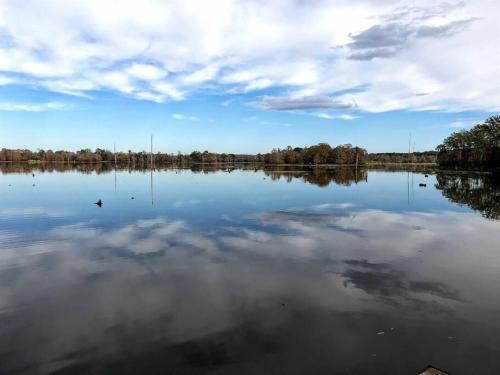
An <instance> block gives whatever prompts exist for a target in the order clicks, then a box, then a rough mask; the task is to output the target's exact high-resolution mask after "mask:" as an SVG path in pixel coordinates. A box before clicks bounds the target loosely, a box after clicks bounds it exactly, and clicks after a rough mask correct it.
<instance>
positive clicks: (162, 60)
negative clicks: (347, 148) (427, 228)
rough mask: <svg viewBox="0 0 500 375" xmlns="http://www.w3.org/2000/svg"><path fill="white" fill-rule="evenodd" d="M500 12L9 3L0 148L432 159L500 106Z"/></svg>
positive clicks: (1, 15)
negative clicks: (309, 151) (362, 152)
mask: <svg viewBox="0 0 500 375" xmlns="http://www.w3.org/2000/svg"><path fill="white" fill-rule="evenodd" d="M496 11H498V6H497V5H496V4H495V2H493V1H488V0H481V1H474V2H464V1H456V2H449V3H443V2H435V1H422V2H419V6H417V7H415V6H413V5H412V3H411V2H409V1H408V2H407V1H398V2H394V1H385V0H378V1H349V2H347V1H335V2H333V1H321V0H319V1H315V2H300V1H277V2H272V4H270V3H269V2H263V1H247V2H239V1H230V0H221V1H214V2H211V3H210V4H207V2H202V1H193V2H192V3H190V4H189V5H187V4H186V3H185V2H182V1H156V0H147V1H142V2H140V4H139V2H134V1H130V2H126V3H124V4H122V5H121V6H120V7H119V8H118V7H117V6H116V4H114V2H112V1H106V0H103V1H79V0H75V1H72V2H71V4H70V5H68V4H67V3H66V2H63V1H44V0H40V1H33V2H28V4H19V2H17V1H10V0H6V1H3V2H2V3H1V4H0V147H8V148H29V149H38V148H44V149H49V148H51V149H70V150H77V149H80V148H86V147H89V148H92V149H93V148H96V147H104V148H109V149H112V148H113V144H114V143H116V145H117V149H118V150H124V151H126V150H129V149H131V150H137V151H138V150H143V149H148V147H149V135H150V134H154V136H155V150H157V151H163V152H174V153H175V152H177V151H181V152H191V151H192V150H212V151H219V152H248V153H254V152H255V153H256V152H267V151H269V150H271V149H272V148H274V147H285V146H287V145H292V146H306V145H311V144H315V143H318V142H328V143H330V144H332V145H336V144H344V143H351V144H355V145H359V146H362V147H365V148H367V149H368V150H369V151H371V152H383V151H389V152H392V151H394V152H398V151H401V152H402V151H406V150H407V148H408V137H409V134H410V133H411V134H412V138H413V140H414V141H415V150H417V151H420V150H430V149H434V148H435V146H436V145H437V144H439V143H440V141H441V140H442V139H443V138H444V137H446V136H447V135H448V134H450V133H451V132H453V131H456V130H458V129H462V128H467V127H470V126H472V125H474V124H476V123H477V122H480V121H482V120H484V119H485V118H486V117H488V116H490V115H493V114H496V113H498V111H499V109H500V90H498V88H499V87H500V82H499V78H498V77H500V68H499V67H500V64H498V61H499V60H498V56H500V54H499V52H500V51H499V49H500V43H499V42H500V40H498V39H499V38H500V37H499V35H500V30H499V29H498V28H499V26H498V24H497V22H496V20H495V18H494V17H493V16H492V15H493V14H495V12H496ZM19 19H23V20H24V21H23V22H18V20H19ZM311 20H313V21H314V22H311ZM492 30H497V31H499V32H497V33H495V32H492ZM485 33H488V35H490V36H492V38H491V40H486V39H487V38H484V37H483V36H484V35H485ZM495 35H496V38H497V40H496V43H495ZM478 56H481V58H477V57H478Z"/></svg>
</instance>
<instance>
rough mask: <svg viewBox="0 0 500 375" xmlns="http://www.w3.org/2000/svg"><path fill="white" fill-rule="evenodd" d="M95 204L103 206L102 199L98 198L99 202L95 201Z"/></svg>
mask: <svg viewBox="0 0 500 375" xmlns="http://www.w3.org/2000/svg"><path fill="white" fill-rule="evenodd" d="M94 204H95V205H97V206H99V207H102V200H100V199H99V200H98V201H97V202H95V203H94Z"/></svg>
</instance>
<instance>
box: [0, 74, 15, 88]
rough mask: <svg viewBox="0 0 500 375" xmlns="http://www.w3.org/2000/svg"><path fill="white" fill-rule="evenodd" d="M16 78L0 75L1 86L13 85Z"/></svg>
mask: <svg viewBox="0 0 500 375" xmlns="http://www.w3.org/2000/svg"><path fill="white" fill-rule="evenodd" d="M13 83H16V80H15V79H14V78H12V77H5V76H0V86H5V85H12V84H13Z"/></svg>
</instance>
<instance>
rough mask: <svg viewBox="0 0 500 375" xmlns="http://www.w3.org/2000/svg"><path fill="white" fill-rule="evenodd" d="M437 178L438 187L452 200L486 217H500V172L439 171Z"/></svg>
mask: <svg viewBox="0 0 500 375" xmlns="http://www.w3.org/2000/svg"><path fill="white" fill-rule="evenodd" d="M436 180H437V184H436V188H437V189H439V190H441V192H442V193H443V195H444V196H445V197H446V198H448V199H450V200H451V201H452V202H455V203H459V204H465V205H467V206H469V207H470V208H472V209H473V210H477V211H479V212H481V214H482V215H483V216H484V217H486V218H489V219H499V218H500V175H499V174H474V175H469V174H445V173H438V174H437V175H436Z"/></svg>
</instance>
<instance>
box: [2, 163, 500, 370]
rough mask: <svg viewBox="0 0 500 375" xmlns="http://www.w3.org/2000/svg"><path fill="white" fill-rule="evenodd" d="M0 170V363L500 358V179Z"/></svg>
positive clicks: (345, 366)
mask: <svg viewBox="0 0 500 375" xmlns="http://www.w3.org/2000/svg"><path fill="white" fill-rule="evenodd" d="M1 171H2V173H1V174H0V373H1V374H49V373H52V374H90V373H92V374H205V373H210V374H410V375H411V374H416V373H417V372H418V370H420V369H422V368H423V367H425V366H426V365H428V364H433V365H434V366H437V367H440V368H443V369H446V370H448V371H450V372H451V373H453V374H500V221H498V219H499V218H500V179H499V178H498V177H495V176H493V175H479V174H475V175H471V174H465V173H455V174H450V173H437V174H436V173H435V172H432V173H431V172H427V173H428V177H425V173H426V172H424V171H421V172H419V171H414V172H406V171H388V170H378V171H377V170H368V171H367V170H358V171H356V170H354V169H335V170H331V171H314V170H298V169H297V168H288V170H284V169H283V168H281V169H274V170H265V171H263V170H256V171H255V170H254V169H246V170H243V169H235V170H233V171H231V172H230V173H228V172H227V171H224V170H219V169H217V168H210V169H206V170H202V169H201V168H198V169H197V170H189V169H184V170H180V169H164V170H156V171H155V172H153V173H150V171H147V170H146V171H141V170H130V171H129V170H126V169H122V170H118V171H116V173H115V171H114V170H112V169H109V167H106V166H98V167H95V169H94V168H92V167H88V166H86V167H85V166H80V167H78V168H72V169H65V168H63V167H62V166H58V167H57V168H46V169H40V168H35V169H32V168H30V167H28V166H26V165H25V166H21V167H19V166H14V165H3V166H2V167H1ZM32 173H34V176H33V175H32ZM419 184H426V186H425V187H424V186H419ZM132 198H133V199H132ZM98 199H102V201H103V205H102V207H98V206H96V205H95V204H94V202H96V201H97V200H98Z"/></svg>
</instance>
